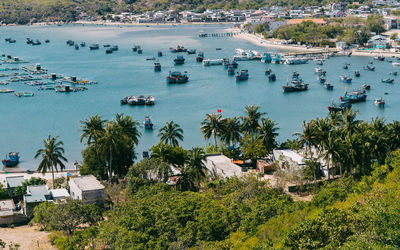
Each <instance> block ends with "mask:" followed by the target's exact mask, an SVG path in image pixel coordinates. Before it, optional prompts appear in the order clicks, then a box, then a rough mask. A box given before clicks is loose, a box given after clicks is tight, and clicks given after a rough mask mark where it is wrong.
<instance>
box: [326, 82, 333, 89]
mask: <svg viewBox="0 0 400 250" xmlns="http://www.w3.org/2000/svg"><path fill="white" fill-rule="evenodd" d="M324 86H325V88H326V89H327V90H333V85H332V84H331V83H330V82H325V83H324Z"/></svg>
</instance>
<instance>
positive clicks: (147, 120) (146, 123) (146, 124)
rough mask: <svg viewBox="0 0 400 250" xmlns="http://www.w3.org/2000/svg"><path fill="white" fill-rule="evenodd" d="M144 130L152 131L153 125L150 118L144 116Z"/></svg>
mask: <svg viewBox="0 0 400 250" xmlns="http://www.w3.org/2000/svg"><path fill="white" fill-rule="evenodd" d="M143 125H144V128H145V129H153V123H152V122H151V119H150V116H149V115H146V117H145V118H144V122H143Z"/></svg>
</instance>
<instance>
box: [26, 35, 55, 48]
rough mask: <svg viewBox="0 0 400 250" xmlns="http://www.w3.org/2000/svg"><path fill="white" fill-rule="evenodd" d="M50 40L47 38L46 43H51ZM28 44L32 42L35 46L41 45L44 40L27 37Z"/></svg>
mask: <svg viewBox="0 0 400 250" xmlns="http://www.w3.org/2000/svg"><path fill="white" fill-rule="evenodd" d="M49 42H50V40H49V39H46V40H45V43H49ZM26 44H30V45H33V46H35V45H41V44H42V42H41V41H40V40H39V39H31V38H29V37H28V38H26Z"/></svg>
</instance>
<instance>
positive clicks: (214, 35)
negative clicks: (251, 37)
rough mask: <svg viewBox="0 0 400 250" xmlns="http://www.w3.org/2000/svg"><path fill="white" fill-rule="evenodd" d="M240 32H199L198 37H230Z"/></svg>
mask: <svg viewBox="0 0 400 250" xmlns="http://www.w3.org/2000/svg"><path fill="white" fill-rule="evenodd" d="M240 33H242V32H224V33H200V34H199V37H230V36H237V35H239V34H240Z"/></svg>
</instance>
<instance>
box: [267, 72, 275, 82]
mask: <svg viewBox="0 0 400 250" xmlns="http://www.w3.org/2000/svg"><path fill="white" fill-rule="evenodd" d="M268 80H269V81H270V82H275V81H276V75H275V73H271V74H270V75H269V76H268Z"/></svg>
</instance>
